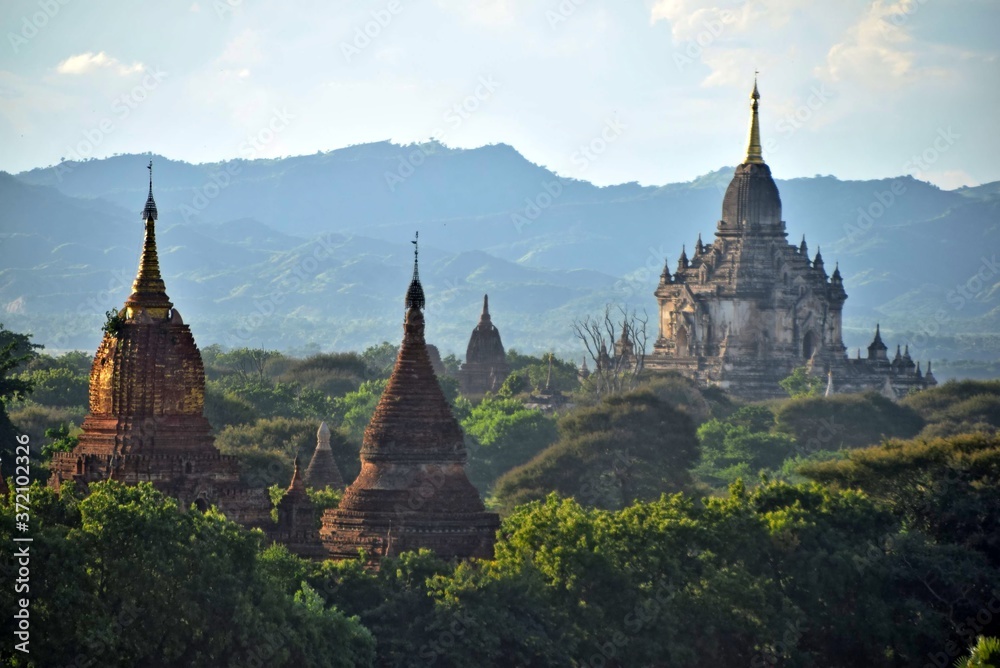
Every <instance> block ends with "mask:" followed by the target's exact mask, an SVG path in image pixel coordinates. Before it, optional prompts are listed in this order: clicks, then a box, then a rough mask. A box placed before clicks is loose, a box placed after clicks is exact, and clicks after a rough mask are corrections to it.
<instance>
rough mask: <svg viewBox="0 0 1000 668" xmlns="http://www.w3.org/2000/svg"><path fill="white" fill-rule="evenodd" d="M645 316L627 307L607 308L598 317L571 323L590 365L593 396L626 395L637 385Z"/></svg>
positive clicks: (643, 340) (644, 333) (644, 357)
mask: <svg viewBox="0 0 1000 668" xmlns="http://www.w3.org/2000/svg"><path fill="white" fill-rule="evenodd" d="M648 322H649V316H648V315H647V314H646V312H645V310H643V311H642V313H641V315H640V314H639V313H638V312H637V311H636V310H635V309H632V310H629V307H628V305H625V306H622V305H618V304H607V305H606V306H605V307H604V313H603V314H602V315H601V316H597V317H594V316H589V315H588V316H587V317H585V318H584V319H583V320H574V321H573V333H574V334H575V335H576V337H577V338H578V339H580V340H581V341H582V342H583V346H584V348H586V349H587V355H588V356H589V357H590V359H591V360H593V362H594V370H593V372H592V373H591V374H590V383H591V386H592V387H593V388H594V392H595V393H596V394H597V396H599V397H602V396H609V395H612V394H619V393H621V392H627V391H629V390H632V389H634V388H635V386H636V385H637V384H638V382H639V374H640V373H641V372H642V369H643V365H644V363H645V360H646V340H647V335H646V325H647V323H648Z"/></svg>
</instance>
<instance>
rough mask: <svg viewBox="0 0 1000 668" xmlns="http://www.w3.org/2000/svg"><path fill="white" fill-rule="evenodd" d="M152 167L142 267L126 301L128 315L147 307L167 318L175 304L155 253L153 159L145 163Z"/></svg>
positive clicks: (145, 211) (145, 215)
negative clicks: (170, 297) (168, 291)
mask: <svg viewBox="0 0 1000 668" xmlns="http://www.w3.org/2000/svg"><path fill="white" fill-rule="evenodd" d="M146 169H148V170H149V196H148V197H147V198H146V206H145V208H144V209H143V210H142V218H143V220H145V221H146V237H145V239H144V240H143V243H142V255H141V256H140V258H139V270H138V271H137V272H136V276H135V281H133V282H132V294H130V295H129V296H128V298H127V299H126V300H125V308H126V316H127V317H129V318H132V317H134V316H135V315H136V313H137V310H138V309H142V310H144V311H145V312H146V313H147V314H148V315H150V316H152V317H154V318H165V317H167V315H169V312H170V309H171V308H173V304H171V303H170V299H169V298H168V297H167V288H166V286H165V285H164V283H163V277H162V276H161V275H160V261H159V256H158V255H157V252H156V226H155V224H154V222H153V221H155V220H156V202H154V201H153V161H152V160H150V161H149V164H148V165H146Z"/></svg>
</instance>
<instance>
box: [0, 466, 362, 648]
mask: <svg viewBox="0 0 1000 668" xmlns="http://www.w3.org/2000/svg"><path fill="white" fill-rule="evenodd" d="M30 496H31V501H32V509H33V513H32V538H33V539H34V540H33V542H32V543H31V544H30V553H31V559H30V566H31V576H30V578H29V579H30V589H29V590H28V591H26V592H24V593H23V594H22V595H27V596H28V597H29V599H30V601H31V603H30V607H29V610H30V629H31V643H30V645H29V649H30V653H29V654H22V653H20V652H16V651H14V649H13V647H12V643H11V642H5V643H4V644H3V647H2V648H0V656H2V659H3V665H6V666H35V667H38V668H41V667H46V668H48V667H50V666H68V665H73V666H95V667H96V666H101V667H102V668H104V667H116V666H122V667H124V666H143V667H144V668H157V667H163V668H167V667H174V666H191V667H198V666H205V667H209V666H211V667H213V668H214V667H218V666H232V667H234V668H236V667H240V668H243V667H244V666H252V665H266V666H295V667H296V668H298V667H302V666H315V667H317V668H319V667H321V666H322V667H327V666H343V667H345V668H346V667H347V666H356V665H370V662H371V660H372V656H373V645H374V643H373V639H372V636H371V634H370V633H369V632H368V631H367V630H366V629H365V628H364V627H362V626H361V624H359V623H358V622H357V620H355V619H351V618H349V617H348V616H346V615H345V614H343V613H342V612H340V611H339V610H338V609H337V608H335V607H331V606H329V605H328V604H327V603H326V602H325V601H324V600H323V598H322V597H320V596H319V595H318V594H316V592H315V591H313V590H312V589H311V588H310V587H309V586H308V585H307V584H305V583H304V578H305V572H306V570H307V565H306V564H304V563H303V562H301V561H300V560H299V559H297V558H294V557H292V556H290V555H289V554H288V553H287V552H286V551H285V550H284V549H283V548H267V549H264V545H263V536H262V534H260V533H259V532H248V531H246V530H245V529H243V528H242V527H240V526H239V525H237V524H235V523H234V522H231V521H229V520H227V519H225V518H224V517H223V516H222V515H220V514H219V513H217V512H215V511H211V512H208V513H206V514H201V513H197V512H180V509H178V507H177V504H176V502H174V501H173V500H172V499H165V498H164V497H163V496H162V495H160V494H159V493H158V492H155V491H154V490H153V489H152V487H151V486H150V485H148V484H141V485H138V486H136V487H125V486H123V485H120V484H118V483H116V482H108V483H101V484H97V485H94V486H93V487H92V488H91V493H90V495H89V496H87V497H86V498H85V499H82V500H80V499H77V498H76V497H75V496H74V495H73V494H72V493H64V494H63V495H62V498H57V497H56V496H55V494H54V493H52V492H51V491H50V490H47V489H44V488H40V487H38V486H37V485H36V486H34V487H32V488H31V491H30ZM14 510H15V508H14V506H13V504H11V503H0V540H2V541H3V542H4V544H6V545H13V544H14V543H12V542H11V534H12V533H13V530H14ZM15 569H16V566H15V562H14V561H13V560H11V559H4V560H3V561H2V562H0V571H2V572H3V580H4V581H5V582H9V583H12V582H13V581H14V579H15ZM14 596H15V592H14V589H13V587H4V588H3V590H2V591H0V608H2V609H3V610H4V611H10V610H14V609H15V608H14V602H13V598H14ZM14 623H15V622H14V620H13V619H12V617H11V616H10V615H8V614H5V615H4V620H3V626H4V628H5V630H4V636H5V637H6V638H8V639H9V638H12V637H13V626H14Z"/></svg>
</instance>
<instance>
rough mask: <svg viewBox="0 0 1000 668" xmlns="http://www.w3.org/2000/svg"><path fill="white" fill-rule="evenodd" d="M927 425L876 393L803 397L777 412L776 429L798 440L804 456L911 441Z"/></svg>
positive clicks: (907, 410)
mask: <svg viewBox="0 0 1000 668" xmlns="http://www.w3.org/2000/svg"><path fill="white" fill-rule="evenodd" d="M923 426H924V421H923V419H922V418H921V417H920V415H918V414H917V413H916V411H914V410H913V409H912V408H910V407H909V406H905V405H902V404H897V403H895V402H893V401H891V400H889V399H887V398H885V397H883V396H882V395H880V394H878V393H876V392H866V393H865V394H836V395H834V396H832V397H802V398H799V399H793V400H791V401H787V402H785V403H783V404H781V405H780V406H779V407H778V408H777V409H776V411H775V430H776V431H778V432H781V433H785V434H788V435H790V436H791V437H792V438H794V439H795V441H796V442H797V443H798V444H799V446H800V448H801V449H802V451H803V453H810V452H815V451H817V450H837V449H840V448H859V447H864V446H868V445H874V444H876V443H878V442H879V441H881V440H882V439H883V438H911V437H913V436H916V435H917V434H918V433H919V432H920V430H921V429H922V428H923Z"/></svg>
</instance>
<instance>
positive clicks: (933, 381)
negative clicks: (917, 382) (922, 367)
mask: <svg viewBox="0 0 1000 668" xmlns="http://www.w3.org/2000/svg"><path fill="white" fill-rule="evenodd" d="M924 381H926V382H927V384H928V385H932V386H933V385H937V378H935V377H934V372H933V371H931V361H930V360H927V373H925V374H924Z"/></svg>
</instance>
